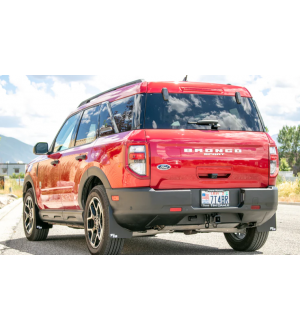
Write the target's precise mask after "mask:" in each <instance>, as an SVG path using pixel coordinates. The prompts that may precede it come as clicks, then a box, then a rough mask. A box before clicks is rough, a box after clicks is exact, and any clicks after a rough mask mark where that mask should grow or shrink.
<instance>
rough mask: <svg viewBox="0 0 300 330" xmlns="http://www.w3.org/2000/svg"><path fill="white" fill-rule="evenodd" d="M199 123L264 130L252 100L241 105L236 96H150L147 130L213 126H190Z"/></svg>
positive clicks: (233, 129)
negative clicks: (213, 121)
mask: <svg viewBox="0 0 300 330" xmlns="http://www.w3.org/2000/svg"><path fill="white" fill-rule="evenodd" d="M199 120H218V123H219V125H220V127H219V130H226V131H251V132H261V131H263V129H262V125H261V122H260V119H259V116H258V113H257V110H256V108H255V106H254V103H253V101H252V99H250V98H245V97H242V103H241V104H238V103H237V102H236V99H235V97H234V96H222V95H221V96H220V95H199V94H170V95H169V100H168V101H164V99H163V97H162V94H156V93H153V94H147V103H146V116H145V128H148V129H197V130H199V129H201V130H203V129H211V127H210V126H203V125H197V124H189V123H188V122H198V121H199Z"/></svg>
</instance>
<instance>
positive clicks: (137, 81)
mask: <svg viewBox="0 0 300 330" xmlns="http://www.w3.org/2000/svg"><path fill="white" fill-rule="evenodd" d="M143 81H144V79H138V80H134V81H130V82H128V83H126V84H123V85H120V86H117V87H114V88H111V89H108V90H107V91H105V92H102V93H99V94H97V95H95V96H92V97H90V98H88V99H86V100H84V101H82V102H81V103H80V104H79V106H78V108H79V107H81V106H82V105H84V104H86V103H89V102H90V101H91V100H94V99H96V98H97V97H99V96H101V95H103V94H106V93H109V92H112V91H114V90H116V89H119V88H122V87H126V86H130V85H134V84H137V83H141V82H143Z"/></svg>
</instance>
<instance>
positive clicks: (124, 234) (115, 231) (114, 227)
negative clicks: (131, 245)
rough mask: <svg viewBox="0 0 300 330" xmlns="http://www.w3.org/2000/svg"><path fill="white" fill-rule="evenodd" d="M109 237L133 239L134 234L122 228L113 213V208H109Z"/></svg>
mask: <svg viewBox="0 0 300 330" xmlns="http://www.w3.org/2000/svg"><path fill="white" fill-rule="evenodd" d="M109 236H110V237H111V238H131V237H132V232H131V231H129V230H128V229H126V228H123V227H121V226H120V225H119V224H118V223H117V221H116V219H115V217H114V215H113V212H112V208H111V206H109Z"/></svg>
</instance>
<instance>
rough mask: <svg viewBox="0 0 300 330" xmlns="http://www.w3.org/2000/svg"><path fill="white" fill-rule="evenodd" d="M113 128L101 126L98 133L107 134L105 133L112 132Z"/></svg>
mask: <svg viewBox="0 0 300 330" xmlns="http://www.w3.org/2000/svg"><path fill="white" fill-rule="evenodd" d="M112 132H113V128H112V127H101V128H100V135H103V134H107V133H112Z"/></svg>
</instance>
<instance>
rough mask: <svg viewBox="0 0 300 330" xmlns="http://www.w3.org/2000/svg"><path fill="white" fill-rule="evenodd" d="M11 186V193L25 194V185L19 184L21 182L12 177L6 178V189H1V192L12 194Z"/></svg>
mask: <svg viewBox="0 0 300 330" xmlns="http://www.w3.org/2000/svg"><path fill="white" fill-rule="evenodd" d="M9 188H11V194H14V195H16V196H18V197H22V196H23V186H19V182H16V180H12V179H8V180H5V189H1V190H0V194H10V191H9Z"/></svg>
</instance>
